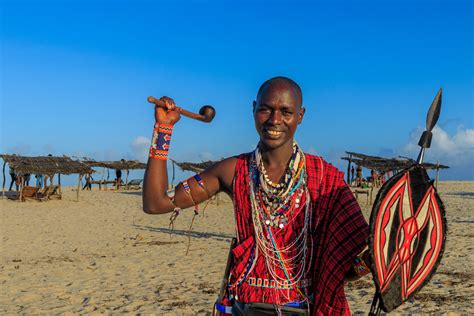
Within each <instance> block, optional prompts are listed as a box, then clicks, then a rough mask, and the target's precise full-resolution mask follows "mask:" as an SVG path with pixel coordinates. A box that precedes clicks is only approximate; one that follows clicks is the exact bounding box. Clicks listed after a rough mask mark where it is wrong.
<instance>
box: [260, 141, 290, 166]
mask: <svg viewBox="0 0 474 316" xmlns="http://www.w3.org/2000/svg"><path fill="white" fill-rule="evenodd" d="M260 150H261V153H262V159H263V162H264V163H265V166H266V167H268V168H285V169H286V167H287V166H288V163H289V161H290V159H291V156H292V155H293V142H288V143H287V144H284V145H283V146H280V147H278V148H265V146H261V147H260Z"/></svg>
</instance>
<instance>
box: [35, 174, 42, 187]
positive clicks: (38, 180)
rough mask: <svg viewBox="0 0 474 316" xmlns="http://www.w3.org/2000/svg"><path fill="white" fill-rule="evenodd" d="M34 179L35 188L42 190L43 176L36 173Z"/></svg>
mask: <svg viewBox="0 0 474 316" xmlns="http://www.w3.org/2000/svg"><path fill="white" fill-rule="evenodd" d="M35 178H36V186H37V187H38V188H42V187H43V175H42V174H40V173H37V174H35Z"/></svg>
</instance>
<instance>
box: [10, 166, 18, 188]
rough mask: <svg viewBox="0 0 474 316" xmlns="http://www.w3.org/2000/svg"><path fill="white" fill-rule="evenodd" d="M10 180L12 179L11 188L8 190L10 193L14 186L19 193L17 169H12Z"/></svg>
mask: <svg viewBox="0 0 474 316" xmlns="http://www.w3.org/2000/svg"><path fill="white" fill-rule="evenodd" d="M10 178H11V181H10V188H9V189H8V191H11V190H12V187H13V184H15V185H16V190H17V191H18V182H17V181H16V180H17V175H16V172H15V169H13V168H12V167H10Z"/></svg>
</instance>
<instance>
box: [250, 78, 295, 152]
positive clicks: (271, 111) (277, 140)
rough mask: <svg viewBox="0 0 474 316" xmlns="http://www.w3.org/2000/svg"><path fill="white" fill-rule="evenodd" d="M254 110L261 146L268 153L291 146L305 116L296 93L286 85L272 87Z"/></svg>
mask: <svg viewBox="0 0 474 316" xmlns="http://www.w3.org/2000/svg"><path fill="white" fill-rule="evenodd" d="M253 107H254V112H253V113H254V120H255V128H256V129H257V133H258V134H259V135H260V142H261V144H262V145H263V146H265V147H266V148H268V149H275V148H278V147H281V146H283V145H289V146H291V144H292V143H293V136H294V134H295V132H296V128H297V126H298V124H300V123H301V121H302V120H303V116H304V108H302V107H301V99H300V97H299V95H298V94H297V92H296V90H295V89H294V88H293V87H292V86H291V85H289V84H287V83H285V82H276V83H271V84H269V85H268V86H267V87H265V88H264V89H263V90H262V91H261V93H260V94H259V95H258V96H257V100H256V101H254V104H253Z"/></svg>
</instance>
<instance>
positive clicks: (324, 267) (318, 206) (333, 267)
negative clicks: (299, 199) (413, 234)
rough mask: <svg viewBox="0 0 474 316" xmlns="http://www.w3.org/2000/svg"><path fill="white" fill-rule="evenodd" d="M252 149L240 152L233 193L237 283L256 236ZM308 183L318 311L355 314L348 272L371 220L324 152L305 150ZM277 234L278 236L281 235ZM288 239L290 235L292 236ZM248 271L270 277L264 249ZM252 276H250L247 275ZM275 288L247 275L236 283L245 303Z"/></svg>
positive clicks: (298, 224)
mask: <svg viewBox="0 0 474 316" xmlns="http://www.w3.org/2000/svg"><path fill="white" fill-rule="evenodd" d="M250 157H251V154H242V155H240V156H238V157H237V165H236V169H235V177H234V185H233V199H234V211H235V216H236V231H237V241H238V245H237V246H236V248H235V249H234V262H233V265H232V267H231V275H232V277H231V280H230V281H231V282H230V283H231V284H232V283H233V282H235V281H236V278H238V277H239V276H240V275H241V273H242V271H244V270H245V267H246V266H247V263H248V261H249V257H250V254H251V247H252V245H253V240H254V234H255V233H254V228H253V221H252V213H251V212H252V207H251V204H250V187H249V185H250V183H249V159H250ZM305 158H306V173H307V175H308V177H307V179H308V189H309V191H310V195H311V203H312V209H313V214H312V222H311V227H310V231H311V233H310V234H311V238H312V241H313V243H312V244H313V260H312V262H311V265H312V268H311V269H310V272H309V274H310V275H308V277H309V278H312V286H311V288H310V290H309V292H310V293H313V294H314V301H313V302H312V304H311V306H310V307H311V309H312V314H313V315H327V314H331V315H334V314H342V315H349V314H350V310H349V306H348V304H347V300H346V297H345V294H344V276H345V274H346V272H347V271H348V270H349V269H350V268H351V266H352V264H353V262H354V260H355V257H356V256H357V255H358V254H359V253H360V252H361V251H362V250H363V249H364V248H365V246H366V245H367V237H368V233H369V230H368V225H367V222H366V221H365V219H364V217H363V215H362V213H361V211H360V207H359V205H358V203H357V201H356V200H355V198H354V196H353V194H352V192H351V191H350V189H349V187H348V186H347V184H346V183H345V182H344V174H343V173H342V172H340V171H338V170H337V169H336V168H335V167H334V166H332V165H330V164H329V163H327V162H325V161H324V160H323V159H322V158H320V157H316V156H313V155H309V154H305ZM303 216H304V212H301V214H299V215H298V216H297V218H296V220H295V225H288V226H289V227H287V228H286V232H285V236H288V234H294V235H297V233H298V230H299V229H301V228H302V227H303V226H302V225H303V220H302V218H303ZM281 238H283V237H282V236H281V235H277V236H276V239H277V241H281ZM284 239H287V238H286V237H285V238H284ZM259 258H260V259H259V260H257V262H256V264H255V268H254V269H253V271H252V272H251V273H250V275H249V276H248V277H259V278H267V279H270V278H271V277H270V276H269V275H268V273H267V271H266V268H265V262H264V259H263V254H261V253H260V254H259ZM247 279H248V278H247ZM274 293H275V290H274V289H269V288H261V287H254V286H250V285H248V284H247V282H246V281H244V282H243V283H242V284H241V285H239V286H238V287H237V288H236V294H237V296H238V300H239V301H240V302H243V303H249V302H265V303H278V302H276V301H275V295H274ZM287 294H290V297H291V298H297V297H298V295H297V294H296V292H295V291H291V290H290V291H289V292H287Z"/></svg>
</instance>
